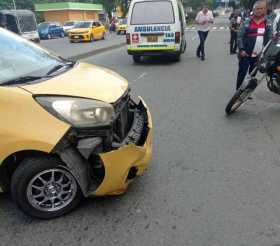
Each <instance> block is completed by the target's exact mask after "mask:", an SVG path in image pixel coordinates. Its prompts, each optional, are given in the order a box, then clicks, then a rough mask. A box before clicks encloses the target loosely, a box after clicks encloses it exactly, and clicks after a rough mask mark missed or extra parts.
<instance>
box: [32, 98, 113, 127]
mask: <svg viewBox="0 0 280 246" xmlns="http://www.w3.org/2000/svg"><path fill="white" fill-rule="evenodd" d="M35 99H36V101H37V102H38V103H39V104H40V105H41V106H42V107H44V108H45V109H46V110H47V111H48V112H50V113H51V114H52V115H54V116H56V117H57V118H59V119H61V120H63V121H65V122H67V123H69V124H71V125H72V126H74V127H77V128H83V127H97V126H108V125H110V124H111V123H112V121H113V119H114V116H115V111H114V108H113V106H112V105H111V104H109V103H105V102H101V101H96V100H91V99H84V98H75V97H56V96H54V97H52V96H50V97H49V96H38V97H35Z"/></svg>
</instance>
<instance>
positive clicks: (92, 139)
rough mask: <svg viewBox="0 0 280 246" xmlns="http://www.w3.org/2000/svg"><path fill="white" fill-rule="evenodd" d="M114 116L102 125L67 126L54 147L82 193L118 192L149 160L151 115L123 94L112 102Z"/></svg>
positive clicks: (141, 103) (142, 106) (106, 193)
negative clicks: (89, 126) (98, 126)
mask: <svg viewBox="0 0 280 246" xmlns="http://www.w3.org/2000/svg"><path fill="white" fill-rule="evenodd" d="M113 106H114V108H115V112H116V119H115V120H114V122H113V124H112V125H111V126H108V127H103V128H94V129H93V128H90V129H74V128H72V129H70V130H69V132H68V133H67V134H66V135H65V136H64V138H63V139H62V140H61V141H60V142H59V144H58V145H57V146H56V147H55V149H54V150H53V152H55V153H57V154H59V156H60V157H61V159H62V160H63V161H64V163H65V164H66V166H67V168H68V169H69V171H70V172H71V173H72V174H73V175H74V176H75V178H76V179H77V181H78V183H79V184H80V186H81V189H82V191H83V193H84V195H85V196H90V195H115V194H121V193H123V192H124V191H125V189H126V188H127V185H128V183H129V182H130V181H131V180H132V179H133V178H135V177H136V176H138V175H140V174H142V173H143V171H144V170H145V169H146V167H147V166H148V163H149V161H150V159H151V126H152V124H151V117H150V113H149V111H148V109H147V107H146V106H145V103H144V102H143V101H142V100H140V102H139V103H138V104H136V103H135V102H134V101H133V100H131V98H130V96H129V94H128V93H127V94H126V95H125V96H124V97H122V98H121V99H120V100H119V101H118V102H116V103H115V104H114V105H113Z"/></svg>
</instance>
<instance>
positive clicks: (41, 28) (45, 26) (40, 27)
mask: <svg viewBox="0 0 280 246" xmlns="http://www.w3.org/2000/svg"><path fill="white" fill-rule="evenodd" d="M49 26H50V23H41V24H39V25H38V30H39V31H42V30H47V29H48V27H49Z"/></svg>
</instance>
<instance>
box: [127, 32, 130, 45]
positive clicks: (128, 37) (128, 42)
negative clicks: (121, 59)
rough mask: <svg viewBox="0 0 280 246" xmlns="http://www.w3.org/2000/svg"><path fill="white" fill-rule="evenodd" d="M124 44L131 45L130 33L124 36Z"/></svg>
mask: <svg viewBox="0 0 280 246" xmlns="http://www.w3.org/2000/svg"><path fill="white" fill-rule="evenodd" d="M126 44H131V39H130V33H127V34H126Z"/></svg>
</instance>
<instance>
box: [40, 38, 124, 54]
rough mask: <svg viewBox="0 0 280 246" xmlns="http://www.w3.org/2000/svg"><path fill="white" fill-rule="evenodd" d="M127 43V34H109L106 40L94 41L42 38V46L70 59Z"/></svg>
mask: <svg viewBox="0 0 280 246" xmlns="http://www.w3.org/2000/svg"><path fill="white" fill-rule="evenodd" d="M124 45H125V36H123V35H119V36H118V35H116V34H115V33H113V34H109V33H108V34H107V35H106V38H105V40H98V41H94V42H92V43H88V42H83V43H70V42H69V40H68V38H67V37H66V38H58V39H52V40H42V41H41V46H42V47H44V48H46V49H47V50H49V51H51V52H53V53H55V54H56V55H59V56H62V57H64V58H69V59H82V58H86V57H90V56H92V55H95V54H98V53H101V52H105V51H107V50H111V49H115V48H119V47H122V46H124Z"/></svg>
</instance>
